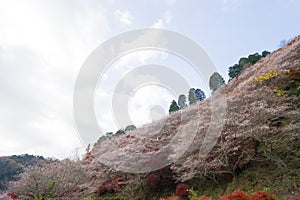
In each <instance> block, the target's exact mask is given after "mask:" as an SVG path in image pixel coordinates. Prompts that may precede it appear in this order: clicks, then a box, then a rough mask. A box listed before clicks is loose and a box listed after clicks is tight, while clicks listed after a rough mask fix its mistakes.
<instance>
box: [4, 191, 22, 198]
mask: <svg viewBox="0 0 300 200" xmlns="http://www.w3.org/2000/svg"><path fill="white" fill-rule="evenodd" d="M7 197H8V198H9V199H13V200H16V199H20V197H19V195H17V194H15V193H13V192H10V193H7Z"/></svg>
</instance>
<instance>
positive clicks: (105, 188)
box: [97, 179, 121, 196]
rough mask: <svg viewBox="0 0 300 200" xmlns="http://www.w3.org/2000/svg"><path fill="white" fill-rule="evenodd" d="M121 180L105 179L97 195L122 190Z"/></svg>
mask: <svg viewBox="0 0 300 200" xmlns="http://www.w3.org/2000/svg"><path fill="white" fill-rule="evenodd" d="M120 189H121V188H120V185H119V182H118V181H117V180H116V179H112V180H107V181H105V182H104V183H103V184H102V185H101V186H100V187H98V189H97V195H98V196H101V195H104V194H106V193H116V192H119V191H120Z"/></svg>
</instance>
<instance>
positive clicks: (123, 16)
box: [115, 9, 133, 26]
mask: <svg viewBox="0 0 300 200" xmlns="http://www.w3.org/2000/svg"><path fill="white" fill-rule="evenodd" d="M115 17H116V18H117V19H118V20H119V21H120V22H121V23H122V24H124V25H127V26H129V25H131V24H132V21H133V16H132V15H131V14H130V12H129V11H128V10H124V11H121V10H119V9H118V10H116V11H115Z"/></svg>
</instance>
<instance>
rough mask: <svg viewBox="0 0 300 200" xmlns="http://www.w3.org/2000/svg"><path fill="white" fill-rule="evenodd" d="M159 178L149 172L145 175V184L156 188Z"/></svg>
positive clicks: (159, 181)
mask: <svg viewBox="0 0 300 200" xmlns="http://www.w3.org/2000/svg"><path fill="white" fill-rule="evenodd" d="M160 183H161V178H160V176H158V175H156V174H150V175H148V176H147V177H146V185H147V186H148V187H150V188H152V189H156V188H158V187H159V186H160Z"/></svg>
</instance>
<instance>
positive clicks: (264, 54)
mask: <svg viewBox="0 0 300 200" xmlns="http://www.w3.org/2000/svg"><path fill="white" fill-rule="evenodd" d="M269 54H270V52H269V51H263V52H262V53H261V55H262V57H267V55H269Z"/></svg>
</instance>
